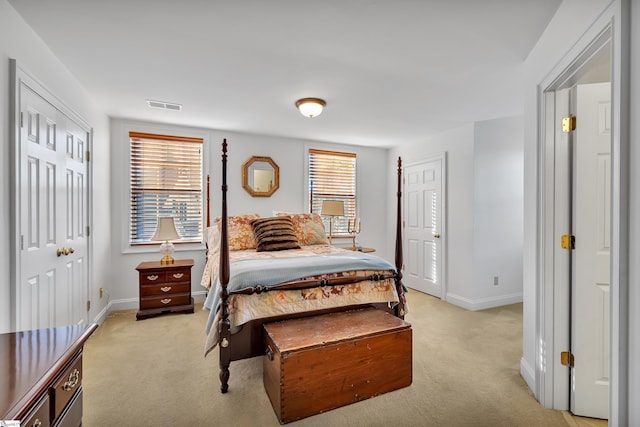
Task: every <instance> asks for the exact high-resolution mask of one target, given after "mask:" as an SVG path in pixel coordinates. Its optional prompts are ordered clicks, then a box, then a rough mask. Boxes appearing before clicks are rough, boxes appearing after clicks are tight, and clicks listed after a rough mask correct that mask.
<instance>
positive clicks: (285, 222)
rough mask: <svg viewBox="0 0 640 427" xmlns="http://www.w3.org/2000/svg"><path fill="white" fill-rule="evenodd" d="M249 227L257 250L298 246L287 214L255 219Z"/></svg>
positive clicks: (294, 247)
mask: <svg viewBox="0 0 640 427" xmlns="http://www.w3.org/2000/svg"><path fill="white" fill-rule="evenodd" d="M251 228H253V235H254V236H255V238H256V242H257V248H256V251H258V252H262V251H282V250H285V249H299V248H300V244H298V239H297V238H296V233H295V231H293V223H292V222H291V218H289V217H287V216H279V217H273V218H260V219H255V220H253V221H251Z"/></svg>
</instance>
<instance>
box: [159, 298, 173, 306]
mask: <svg viewBox="0 0 640 427" xmlns="http://www.w3.org/2000/svg"><path fill="white" fill-rule="evenodd" d="M160 302H161V303H163V304H165V305H166V304H169V303H170V302H171V298H165V299H161V300H160Z"/></svg>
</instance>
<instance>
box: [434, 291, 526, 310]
mask: <svg viewBox="0 0 640 427" xmlns="http://www.w3.org/2000/svg"><path fill="white" fill-rule="evenodd" d="M446 301H447V302H448V303H451V304H453V305H457V306H458V307H462V308H464V309H467V310H470V311H478V310H485V309H487V308H494V307H501V306H503V305H509V304H516V303H519V302H522V293H517V294H511V295H500V296H497V297H490V298H482V299H478V300H471V299H468V298H464V297H461V296H459V295H455V294H451V293H448V294H447V297H446Z"/></svg>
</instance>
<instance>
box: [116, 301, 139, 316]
mask: <svg viewBox="0 0 640 427" xmlns="http://www.w3.org/2000/svg"><path fill="white" fill-rule="evenodd" d="M139 307H140V300H139V299H138V298H125V299H113V300H111V301H109V313H111V312H112V311H120V310H133V309H136V308H139Z"/></svg>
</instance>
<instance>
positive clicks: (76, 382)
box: [51, 354, 82, 419]
mask: <svg viewBox="0 0 640 427" xmlns="http://www.w3.org/2000/svg"><path fill="white" fill-rule="evenodd" d="M81 385H82V354H80V355H78V357H76V359H75V360H74V361H73V362H72V363H71V365H70V366H69V367H68V368H67V369H65V370H64V372H63V373H62V375H61V376H60V378H59V379H58V380H57V381H56V382H54V383H53V386H52V390H51V396H52V398H53V407H54V415H53V418H54V419H56V418H58V417H59V416H60V414H61V413H62V410H63V409H64V408H65V406H66V405H67V403H69V401H70V400H71V398H72V397H73V395H74V393H75V392H76V391H77V390H78V389H79V388H80V387H81Z"/></svg>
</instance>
